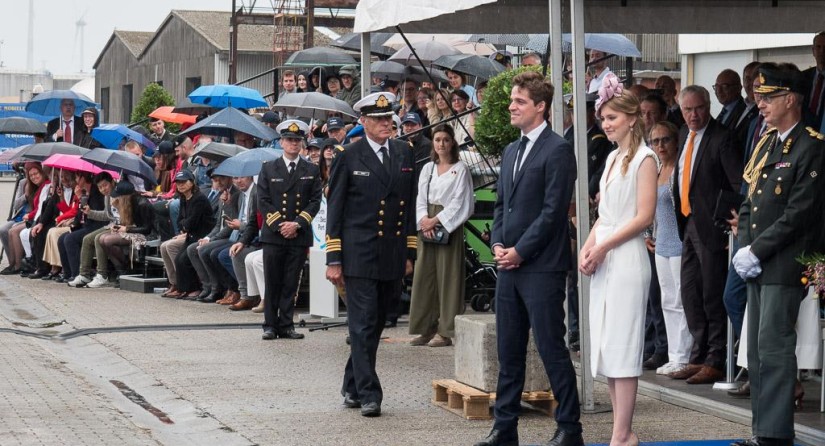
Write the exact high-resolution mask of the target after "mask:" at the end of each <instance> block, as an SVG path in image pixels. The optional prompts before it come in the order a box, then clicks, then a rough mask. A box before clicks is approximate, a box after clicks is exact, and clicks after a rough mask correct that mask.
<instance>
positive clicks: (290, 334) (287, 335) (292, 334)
mask: <svg viewBox="0 0 825 446" xmlns="http://www.w3.org/2000/svg"><path fill="white" fill-rule="evenodd" d="M256 305H257V304H256ZM278 337H279V338H281V339H304V334H303V333H298V332H297V331H295V330H294V329H290V330H287V331H282V332H280V333H278ZM378 412H379V413H380V412H381V408H380V407H379V408H378ZM375 416H377V415H375Z"/></svg>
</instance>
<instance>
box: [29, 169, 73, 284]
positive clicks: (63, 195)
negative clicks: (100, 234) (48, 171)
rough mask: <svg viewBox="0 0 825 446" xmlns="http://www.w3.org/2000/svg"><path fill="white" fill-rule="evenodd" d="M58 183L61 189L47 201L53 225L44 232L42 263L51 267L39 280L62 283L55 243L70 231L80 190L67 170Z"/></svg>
mask: <svg viewBox="0 0 825 446" xmlns="http://www.w3.org/2000/svg"><path fill="white" fill-rule="evenodd" d="M60 183H61V185H62V186H63V187H62V188H58V190H56V191H55V193H54V195H52V197H51V198H50V200H49V206H50V210H49V213H50V214H51V215H50V216H49V219H52V218H53V219H54V225H52V227H51V228H49V229H48V232H46V238H45V245H44V249H43V261H44V262H45V263H46V264H48V265H51V271H49V273H48V274H47V275H45V276H43V277H42V278H41V279H42V280H57V281H59V282H62V281H63V275H62V274H61V272H62V262H61V260H60V250H59V249H58V246H57V241H58V240H59V239H60V236H61V235H63V234H65V233H67V232H69V231H71V224H72V222H73V221H74V217H75V215H77V206H78V204H79V203H80V188H78V186H77V184H76V183H75V174H74V173H73V172H69V171H68V170H64V171H62V172H60ZM45 230H46V229H45V227H44V231H45ZM41 233H42V231H41ZM29 278H31V276H29Z"/></svg>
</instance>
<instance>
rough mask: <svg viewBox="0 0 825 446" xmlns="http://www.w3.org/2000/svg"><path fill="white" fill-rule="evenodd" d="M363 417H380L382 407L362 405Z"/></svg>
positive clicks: (370, 404) (376, 404)
mask: <svg viewBox="0 0 825 446" xmlns="http://www.w3.org/2000/svg"><path fill="white" fill-rule="evenodd" d="M361 416H362V417H370V418H372V417H380V416H381V405H380V404H378V403H375V402H373V403H364V404H362V405H361Z"/></svg>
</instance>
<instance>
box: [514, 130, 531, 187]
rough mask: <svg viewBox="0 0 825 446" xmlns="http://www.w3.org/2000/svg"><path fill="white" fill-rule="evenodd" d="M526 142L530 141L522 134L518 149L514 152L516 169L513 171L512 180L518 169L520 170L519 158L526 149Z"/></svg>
mask: <svg viewBox="0 0 825 446" xmlns="http://www.w3.org/2000/svg"><path fill="white" fill-rule="evenodd" d="M528 142H530V138H528V137H526V136H522V137H521V142H519V144H518V151H517V152H516V170H515V172H514V173H513V181H515V179H516V175H517V174H518V171H519V170H521V158H522V157H523V156H524V151H525V150H527V143H528Z"/></svg>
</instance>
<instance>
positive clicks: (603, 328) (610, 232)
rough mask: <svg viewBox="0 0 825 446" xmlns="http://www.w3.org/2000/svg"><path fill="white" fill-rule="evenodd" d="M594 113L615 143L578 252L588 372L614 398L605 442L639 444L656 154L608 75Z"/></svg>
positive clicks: (635, 102) (631, 99) (633, 107)
mask: <svg viewBox="0 0 825 446" xmlns="http://www.w3.org/2000/svg"><path fill="white" fill-rule="evenodd" d="M596 114H597V116H600V118H601V120H602V128H603V129H604V132H605V134H606V135H607V138H608V139H609V140H610V141H613V142H615V143H617V144H618V149H616V150H614V151H613V152H611V153H610V155H609V156H608V157H607V161H606V164H605V166H606V167H605V171H604V174H603V175H602V179H601V182H600V190H601V201H600V202H599V219H598V220H597V221H596V224H595V225H594V226H593V229H592V230H591V231H590V236H589V237H588V238H587V241H586V242H585V244H584V246H583V247H582V250H581V253H580V255H579V270H580V271H581V272H582V273H584V274H587V275H590V276H592V278H591V282H590V315H589V316H590V339H591V346H592V347H591V363H592V367H593V375H594V376H595V375H596V374H601V375H604V376H606V377H607V383H608V386H609V388H610V401H611V402H612V403H613V434H612V437H611V439H610V446H625V445H638V444H639V437H637V436H636V434H634V433H633V431H632V423H633V411H634V408H635V406H636V391H637V388H638V377H639V376H640V375H641V374H642V353H643V350H644V321H645V309H646V308H647V297H648V289H649V287H650V263H649V261H648V256H647V250H646V248H645V242H644V238H643V236H642V233H643V232H644V230H645V229H646V228H647V227H649V226H650V225H651V224H652V223H653V217H654V214H655V211H656V181H657V165H656V155H655V154H654V153H653V151H652V150H651V149H650V148H648V147H647V146H645V145H644V140H643V124H642V117H641V111H640V105H639V99H638V98H636V96H634V95H633V94H632V93H630V92H629V91H627V92H625V91H623V89H622V87H621V84H620V83H619V81H618V79H617V78H616V77H615V75H614V76H610V77H607V78H605V79H604V81H603V82H602V86H601V87H600V88H599V99H598V101H597V102H596Z"/></svg>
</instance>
